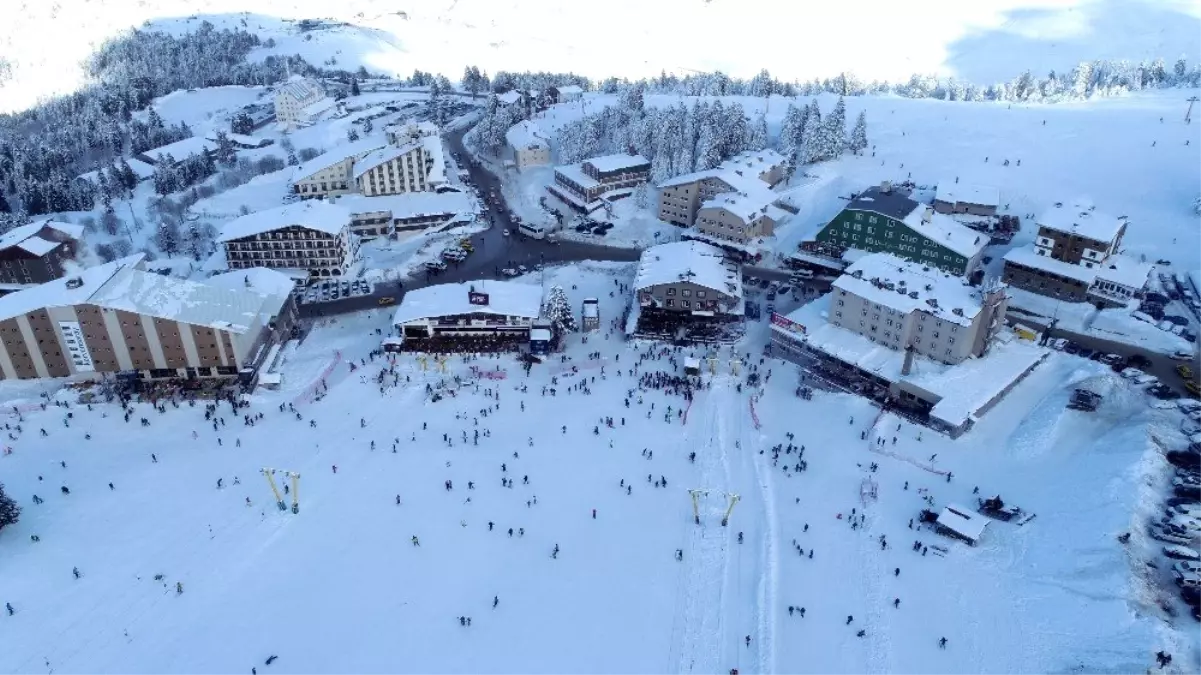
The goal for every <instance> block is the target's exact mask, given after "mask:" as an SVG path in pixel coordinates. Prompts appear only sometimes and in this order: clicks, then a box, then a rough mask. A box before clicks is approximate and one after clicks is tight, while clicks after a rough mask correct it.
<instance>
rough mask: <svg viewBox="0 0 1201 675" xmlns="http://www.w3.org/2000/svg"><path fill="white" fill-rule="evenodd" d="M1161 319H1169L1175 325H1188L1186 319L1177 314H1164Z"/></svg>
mask: <svg viewBox="0 0 1201 675" xmlns="http://www.w3.org/2000/svg"><path fill="white" fill-rule="evenodd" d="M1163 320H1164V321H1170V322H1171V323H1174V324H1176V325H1177V326H1187V325H1188V319H1186V318H1184V317H1183V316H1180V315H1179V314H1164V316H1163Z"/></svg>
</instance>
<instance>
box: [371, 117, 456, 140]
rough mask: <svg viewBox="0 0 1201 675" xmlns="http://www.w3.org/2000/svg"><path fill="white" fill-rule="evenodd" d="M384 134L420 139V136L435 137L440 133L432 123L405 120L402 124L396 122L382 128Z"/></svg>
mask: <svg viewBox="0 0 1201 675" xmlns="http://www.w3.org/2000/svg"><path fill="white" fill-rule="evenodd" d="M384 132H386V133H387V132H390V133H393V134H396V135H398V136H409V137H412V138H420V137H422V136H437V135H439V134H440V133H442V132H441V130H439V129H438V125H437V124H434V123H433V122H427V121H421V122H415V121H413V120H406V121H404V122H396V123H395V124H389V125H387V126H386V127H384Z"/></svg>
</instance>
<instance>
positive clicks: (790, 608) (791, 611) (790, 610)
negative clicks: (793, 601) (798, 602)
mask: <svg viewBox="0 0 1201 675" xmlns="http://www.w3.org/2000/svg"><path fill="white" fill-rule="evenodd" d="M794 611H796V607H793V606H792V605H789V606H788V616H792V613H793V612H794Z"/></svg>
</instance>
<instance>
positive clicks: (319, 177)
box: [292, 139, 386, 199]
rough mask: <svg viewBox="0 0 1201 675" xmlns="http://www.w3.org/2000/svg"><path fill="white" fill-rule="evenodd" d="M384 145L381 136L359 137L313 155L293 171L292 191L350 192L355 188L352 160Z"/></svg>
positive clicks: (315, 194) (308, 194) (319, 195)
mask: <svg viewBox="0 0 1201 675" xmlns="http://www.w3.org/2000/svg"><path fill="white" fill-rule="evenodd" d="M385 146H386V144H385V143H384V142H383V141H380V140H371V139H367V140H360V141H354V142H353V143H349V144H347V145H343V146H341V147H339V148H336V149H334V150H331V151H329V152H326V153H323V154H321V155H320V156H318V157H314V158H313V159H311V160H309V161H307V162H305V163H304V164H301V165H300V166H299V167H297V168H296V171H295V172H293V174H292V176H293V178H292V192H293V193H294V194H297V195H299V196H300V198H301V199H325V198H327V197H337V196H339V195H345V194H351V193H353V192H354V191H355V182H354V167H355V161H356V160H358V159H360V158H362V157H366V156H367V155H370V154H372V153H374V152H376V151H377V150H380V149H381V148H384V147H385Z"/></svg>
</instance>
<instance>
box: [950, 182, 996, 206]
mask: <svg viewBox="0 0 1201 675" xmlns="http://www.w3.org/2000/svg"><path fill="white" fill-rule="evenodd" d="M934 200H935V201H939V202H946V203H948V204H974V205H977V206H992V207H999V206H1000V205H1001V193H1000V192H999V191H998V190H997V188H995V187H992V186H989V185H971V184H968V183H956V182H955V181H953V180H947V179H945V178H944V179H942V180H940V181H938V192H937V193H936V194H935V196H934Z"/></svg>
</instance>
